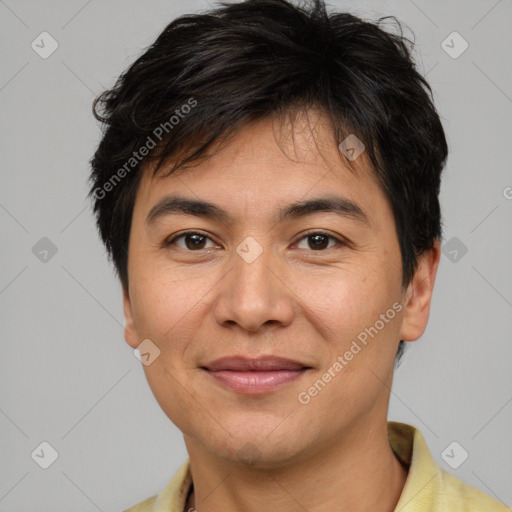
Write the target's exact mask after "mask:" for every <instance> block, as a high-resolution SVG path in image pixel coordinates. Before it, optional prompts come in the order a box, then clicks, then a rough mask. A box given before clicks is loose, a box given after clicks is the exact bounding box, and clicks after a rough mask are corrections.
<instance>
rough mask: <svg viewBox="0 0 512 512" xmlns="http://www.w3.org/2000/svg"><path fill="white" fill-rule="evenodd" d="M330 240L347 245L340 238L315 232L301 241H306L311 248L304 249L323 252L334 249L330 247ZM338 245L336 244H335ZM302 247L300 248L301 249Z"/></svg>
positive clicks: (308, 234)
mask: <svg viewBox="0 0 512 512" xmlns="http://www.w3.org/2000/svg"><path fill="white" fill-rule="evenodd" d="M329 239H331V240H335V241H336V242H338V244H339V245H346V244H344V243H343V242H342V241H341V240H339V239H338V238H336V237H334V236H332V235H330V234H329V233H324V232H323V231H314V232H310V233H307V234H306V235H304V236H303V237H302V238H301V239H300V240H306V244H307V245H308V246H309V247H302V249H306V250H312V251H321V250H323V249H330V248H331V247H333V246H332V245H331V246H329ZM334 245H336V244H334ZM300 248H301V247H299V249H300Z"/></svg>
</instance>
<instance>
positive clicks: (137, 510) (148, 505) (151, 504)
mask: <svg viewBox="0 0 512 512" xmlns="http://www.w3.org/2000/svg"><path fill="white" fill-rule="evenodd" d="M156 499H157V496H152V497H151V498H148V499H147V500H144V501H141V502H140V503H138V504H137V505H135V506H133V507H131V508H128V509H126V510H123V512H153V510H154V508H155V503H156Z"/></svg>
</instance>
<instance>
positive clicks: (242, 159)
mask: <svg viewBox="0 0 512 512" xmlns="http://www.w3.org/2000/svg"><path fill="white" fill-rule="evenodd" d="M339 144H340V141H336V140H335V139H334V135H333V130H332V127H331V125H330V120H329V118H328V117H327V116H326V115H324V114H323V113H321V112H319V111H315V110H309V111H306V112H298V113H297V114H296V115H295V116H293V118H287V119H285V120H282V119H277V118H275V117H268V118H265V119H262V120H258V121H257V122H253V123H250V124H246V125H245V126H244V127H243V128H241V129H240V130H239V131H238V132H236V133H235V134H234V135H233V136H232V137H231V138H230V139H229V140H228V141H225V142H224V143H222V144H215V145H213V146H212V147H211V148H209V151H208V153H207V155H206V158H204V159H203V160H200V161H199V163H194V164H193V165H192V166H190V167H182V168H179V169H178V170H177V171H175V172H173V173H172V174H170V175H168V172H166V171H168V169H169V168H170V166H169V165H165V164H164V165H163V166H162V168H161V169H159V171H158V173H157V174H156V175H154V172H153V170H152V169H151V168H148V169H146V172H145V173H144V175H143V178H142V182H141V185H140V187H139V191H138V193H137V200H136V202H138V203H141V202H142V203H145V204H147V205H149V204H155V203H156V202H157V201H158V200H159V199H161V198H162V197H163V196H164V195H165V194H169V193H170V192H173V193H174V192H179V193H180V195H184V194H185V195H187V196H189V197H191V198H194V197H195V198H205V197H208V198H211V199H215V198H217V199H221V200H222V201H223V202H226V201H227V202H229V203H230V204H231V205H232V206H233V208H235V209H236V205H237V204H238V206H241V205H245V207H251V206H253V207H258V205H259V206H260V207H262V208H266V207H267V206H268V205H270V204H271V203H273V202H275V203H290V202H292V201H294V202H296V201H297V200H298V199H301V198H306V197H308V196H315V197H318V196H319V195H325V194H326V193H329V194H331V193H336V192H338V193H340V194H343V196H344V197H348V198H350V199H352V200H354V201H357V202H359V203H367V204H368V206H370V205H373V206H374V207H379V206H380V207H381V209H382V208H383V207H384V208H385V207H386V204H385V203H386V202H387V199H386V197H385V196H384V194H383V193H382V191H381V189H380V186H379V185H378V183H377V181H376V179H375V177H374V174H373V172H371V170H370V169H371V168H370V166H369V162H368V158H367V156H366V154H365V152H364V151H363V152H362V153H361V154H360V156H358V158H357V159H355V160H353V161H350V160H349V159H348V158H347V157H346V156H345V154H344V153H343V152H342V151H340V148H339ZM380 203H382V204H380ZM388 206H389V205H388Z"/></svg>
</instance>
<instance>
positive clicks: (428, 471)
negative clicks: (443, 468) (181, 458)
mask: <svg viewBox="0 0 512 512" xmlns="http://www.w3.org/2000/svg"><path fill="white" fill-rule="evenodd" d="M388 439H389V444H390V446H391V448H392V450H393V452H394V453H395V455H396V457H397V458H398V459H399V460H400V461H401V462H402V463H403V464H404V465H405V466H406V467H408V468H409V472H408V476H407V480H406V482H405V486H404V488H403V490H402V494H401V495H400V499H399V501H398V503H397V506H396V507H395V511H396V512H426V511H428V510H430V506H429V503H431V502H432V498H433V496H435V494H436V492H437V486H438V483H437V482H438V478H436V477H438V476H439V471H440V470H439V468H438V466H437V465H436V463H435V461H434V459H433V458H432V455H431V454H430V451H429V449H428V447H427V444H426V442H425V440H424V439H423V436H422V435H421V433H420V431H419V430H417V429H415V428H414V427H412V426H410V425H406V424H405V423H397V422H393V421H390V422H388ZM191 485H192V475H191V472H190V459H187V460H186V461H185V462H184V463H183V464H182V465H181V467H180V468H179V470H178V471H177V472H176V473H175V475H174V476H173V478H172V480H171V481H170V482H169V483H168V484H167V486H166V487H165V488H164V490H163V491H162V492H161V493H160V494H159V495H158V497H157V498H156V501H155V504H154V508H153V512H187V511H184V508H185V504H186V500H187V495H188V492H189V490H190V486H191Z"/></svg>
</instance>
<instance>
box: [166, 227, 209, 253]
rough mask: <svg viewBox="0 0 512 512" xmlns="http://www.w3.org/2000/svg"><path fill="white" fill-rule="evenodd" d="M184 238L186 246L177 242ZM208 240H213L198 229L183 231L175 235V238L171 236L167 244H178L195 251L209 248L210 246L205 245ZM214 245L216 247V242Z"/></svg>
mask: <svg viewBox="0 0 512 512" xmlns="http://www.w3.org/2000/svg"><path fill="white" fill-rule="evenodd" d="M180 239H183V240H184V246H183V245H180V244H178V243H176V241H177V240H180ZM206 240H210V241H211V242H213V241H212V240H211V238H209V237H207V236H206V235H203V234H202V233H199V232H197V231H187V232H186V233H181V234H180V235H178V236H175V237H174V238H171V239H169V240H167V241H166V242H165V246H166V247H167V246H169V245H173V244H176V245H177V246H178V247H180V248H181V249H185V250H189V251H194V250H198V251H201V250H203V249H207V248H208V247H205V244H206ZM213 247H215V244H213Z"/></svg>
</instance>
